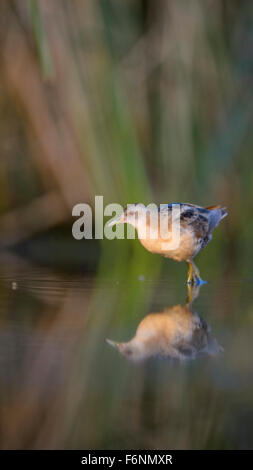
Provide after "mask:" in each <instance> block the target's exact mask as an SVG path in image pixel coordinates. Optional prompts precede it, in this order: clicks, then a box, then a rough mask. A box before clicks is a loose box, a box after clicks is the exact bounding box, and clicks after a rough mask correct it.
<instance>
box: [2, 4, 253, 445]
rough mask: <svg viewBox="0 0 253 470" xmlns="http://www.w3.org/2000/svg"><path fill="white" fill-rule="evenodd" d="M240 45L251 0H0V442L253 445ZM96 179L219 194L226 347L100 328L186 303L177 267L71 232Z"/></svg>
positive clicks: (219, 299)
mask: <svg viewBox="0 0 253 470" xmlns="http://www.w3.org/2000/svg"><path fill="white" fill-rule="evenodd" d="M252 46H253V2H252V1H251V0H244V1H241V0H125V1H124V0H121V1H119V0H53V1H52V0H40V1H39V0H8V1H7V0H6V1H2V2H0V67H1V73H0V156H1V158H0V248H1V253H0V255H1V263H0V292H1V295H0V323H1V325H0V337H1V341H0V359H1V364H2V367H1V368H0V384H1V387H0V419H1V426H0V447H1V448H58V447H61V448H87V447H90V448H120V447H121V448H182V447H183V448H191V449H192V448H245V447H246V448H252V435H253V433H252V430H253V404H252V384H251V382H252V379H251V377H252V360H251V357H252V325H253V322H252V318H253V316H252V311H253V309H252V305H253V304H252V286H251V282H250V280H251V279H252V266H251V260H252V256H253V247H252V233H253V219H252V210H253V159H252V155H251V150H252V146H253V134H252V124H253V99H252V98H253V86H252V85H253V47H252ZM95 195H102V196H104V205H106V204H107V203H111V202H117V203H121V204H122V205H125V204H127V203H131V202H143V203H150V202H156V203H158V204H159V203H166V202H192V203H197V204H200V205H211V204H216V203H217V204H222V205H224V206H227V208H228V213H229V216H228V217H227V218H226V219H225V220H224V221H223V222H222V224H221V225H220V227H219V228H218V229H217V231H216V232H215V236H214V240H213V242H212V243H211V244H210V245H209V246H208V248H207V249H206V250H204V251H203V253H201V255H200V256H199V259H198V260H197V264H198V265H199V267H200V271H201V274H202V276H203V277H204V278H205V279H208V280H210V281H213V280H214V279H217V281H213V282H210V283H209V284H208V285H207V286H204V287H203V289H202V291H201V295H200V297H199V299H198V300H196V309H197V311H198V312H199V313H200V314H201V315H202V314H203V315H204V316H206V317H207V321H208V323H209V322H210V325H211V327H212V329H213V331H214V334H215V336H217V340H218V341H219V343H220V344H221V345H222V346H223V347H224V350H225V353H224V358H222V359H221V360H220V361H218V360H217V361H216V360H214V361H213V360H210V361H206V360H204V359H203V361H202V360H201V361H200V362H198V361H195V362H194V363H191V364H181V365H180V366H179V365H178V364H171V363H169V362H167V361H161V362H159V363H158V364H157V363H155V364H154V363H152V364H149V365H147V367H146V366H144V367H132V366H131V365H130V364H129V363H127V362H123V358H122V357H120V356H119V355H117V354H116V351H113V350H110V347H109V345H107V344H105V338H111V339H115V340H123V341H125V340H128V339H130V338H131V337H132V336H133V334H134V332H135V329H136V327H137V325H138V324H139V322H140V320H141V319H142V318H143V317H144V316H145V315H146V314H148V313H150V312H162V311H163V309H164V308H168V307H169V306H171V305H173V304H174V305H175V304H178V303H181V304H182V305H183V304H184V303H185V296H186V292H185V291H184V290H185V285H184V282H185V276H186V272H185V267H184V266H182V265H181V264H179V263H178V264H177V263H173V262H170V261H168V260H165V261H163V260H162V259H160V258H159V257H156V256H151V254H150V253H148V252H146V251H145V250H144V248H143V247H142V246H141V245H140V244H139V243H138V242H137V241H135V240H113V241H109V240H82V241H76V240H74V239H73V237H72V231H71V227H72V223H73V217H72V208H73V205H75V204H76V203H80V202H85V203H90V204H91V205H92V206H94V198H95ZM6 249H8V250H11V251H12V253H11V255H10V254H8V256H7V257H6V254H5V253H4V250H6ZM17 255H18V256H17ZM9 256H11V258H10V257H9ZM12 256H13V258H12ZM42 264H43V265H44V266H41V265H42ZM38 265H39V266H38ZM52 268H53V269H52ZM63 268H64V271H63V272H62V269H63ZM60 271H61V273H60ZM73 271H74V272H73ZM92 271H94V272H97V273H98V276H97V277H96V278H94V277H93V276H89V275H88V276H87V275H86V274H87V273H89V272H92ZM80 272H81V277H80ZM84 273H85V275H83V274H84ZM75 275H76V276H77V277H75ZM158 278H159V280H158V281H157V279H158ZM221 278H223V279H225V281H224V282H221ZM236 278H238V279H239V280H236ZM245 278H247V280H248V282H244V283H243V282H242V279H245ZM94 279H95V282H94ZM178 279H180V282H177V280H178ZM174 280H175V282H174ZM227 281H228V282H227Z"/></svg>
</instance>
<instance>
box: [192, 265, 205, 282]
mask: <svg viewBox="0 0 253 470" xmlns="http://www.w3.org/2000/svg"><path fill="white" fill-rule="evenodd" d="M191 263H192V270H193V279H194V283H196V284H197V285H199V284H204V283H205V282H206V281H203V279H201V277H200V274H199V270H198V268H197V266H196V264H195V263H194V262H193V261H192V262H191Z"/></svg>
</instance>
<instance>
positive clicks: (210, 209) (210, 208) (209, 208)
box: [205, 204, 221, 211]
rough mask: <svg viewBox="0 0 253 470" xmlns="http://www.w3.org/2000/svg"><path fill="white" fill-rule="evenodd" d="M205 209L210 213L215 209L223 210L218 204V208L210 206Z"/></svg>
mask: <svg viewBox="0 0 253 470" xmlns="http://www.w3.org/2000/svg"><path fill="white" fill-rule="evenodd" d="M205 209H207V210H208V211H212V210H213V209H221V205H220V204H218V205H217V206H208V207H205Z"/></svg>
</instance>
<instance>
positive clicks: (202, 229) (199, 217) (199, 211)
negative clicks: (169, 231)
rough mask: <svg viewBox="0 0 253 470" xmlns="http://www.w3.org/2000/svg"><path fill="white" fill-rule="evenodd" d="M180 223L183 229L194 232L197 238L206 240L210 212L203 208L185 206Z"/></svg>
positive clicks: (182, 209)
mask: <svg viewBox="0 0 253 470" xmlns="http://www.w3.org/2000/svg"><path fill="white" fill-rule="evenodd" d="M180 221H181V226H182V227H183V228H185V229H189V228H191V229H192V230H193V231H194V234H195V236H196V238H201V239H204V238H205V237H206V236H207V235H208V233H209V229H210V226H209V211H208V210H207V209H205V208H203V207H199V206H194V205H191V204H184V205H183V207H182V208H181V214H180Z"/></svg>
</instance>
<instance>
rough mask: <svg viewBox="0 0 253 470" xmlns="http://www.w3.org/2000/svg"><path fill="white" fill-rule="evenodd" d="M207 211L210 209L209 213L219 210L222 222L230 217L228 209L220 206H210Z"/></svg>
mask: <svg viewBox="0 0 253 470" xmlns="http://www.w3.org/2000/svg"><path fill="white" fill-rule="evenodd" d="M205 209H208V210H209V211H213V210H215V209H219V211H220V215H221V217H220V220H221V219H224V217H226V216H227V215H228V213H227V208H226V207H221V206H220V205H218V206H208V207H205Z"/></svg>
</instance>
